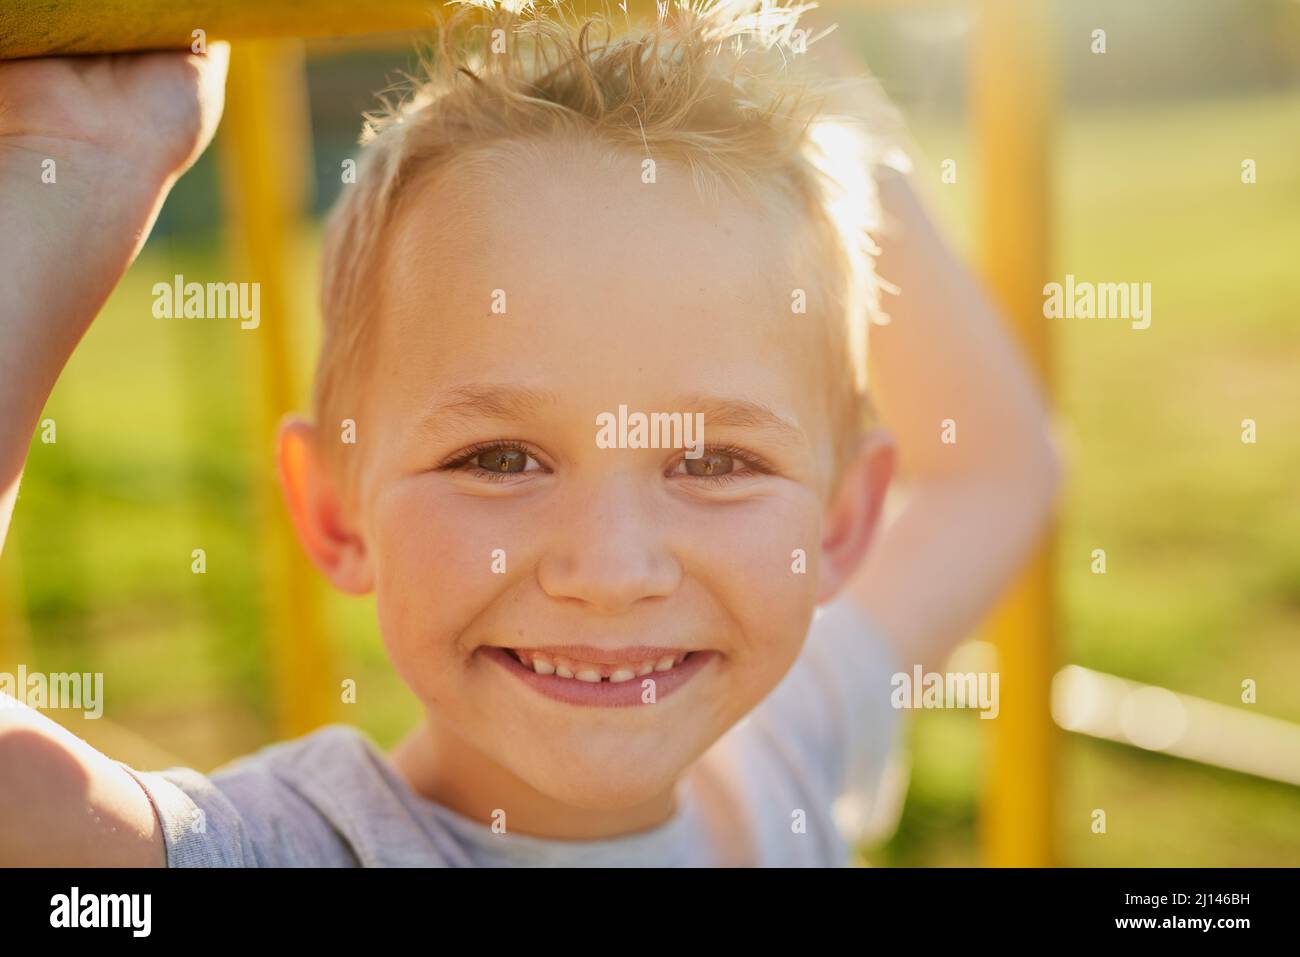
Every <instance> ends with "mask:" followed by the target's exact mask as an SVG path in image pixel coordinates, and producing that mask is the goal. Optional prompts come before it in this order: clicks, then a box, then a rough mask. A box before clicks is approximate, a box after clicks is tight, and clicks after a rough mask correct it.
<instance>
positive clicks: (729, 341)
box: [379, 141, 826, 420]
mask: <svg viewBox="0 0 1300 957" xmlns="http://www.w3.org/2000/svg"><path fill="white" fill-rule="evenodd" d="M653 172H654V176H653V181H652V182H647V181H646V180H647V178H648V177H647V176H646V175H645V173H646V167H645V165H644V164H643V157H641V156H639V155H637V154H636V153H634V152H629V151H625V150H624V151H617V150H602V149H600V148H599V147H597V146H593V145H590V144H585V143H575V142H555V141H549V142H537V143H523V144H511V145H510V146H509V147H507V148H504V149H497V150H493V151H491V152H488V153H484V154H479V155H476V156H475V157H472V158H470V159H468V160H467V161H466V162H465V163H463V164H457V165H456V167H455V168H450V169H447V170H445V171H443V172H442V173H441V174H439V175H438V176H436V177H430V178H426V180H425V181H423V182H419V183H414V184H412V187H411V188H410V192H409V194H408V195H407V197H405V199H404V202H403V205H402V208H401V209H400V210H399V212H398V215H397V216H396V217H395V222H394V223H393V230H392V233H391V234H390V242H389V246H388V253H387V255H386V257H385V259H386V263H385V266H384V269H383V275H382V276H381V277H380V284H379V285H380V287H381V295H382V307H381V312H382V315H383V319H382V322H381V324H380V325H381V333H380V334H381V338H382V339H383V340H384V344H383V346H382V348H381V354H382V358H381V363H382V364H383V366H384V367H383V368H382V369H381V371H382V372H383V373H384V374H385V375H386V377H387V381H389V382H393V383H396V382H398V381H408V376H409V375H410V374H412V373H414V374H416V375H418V376H419V377H421V378H423V379H425V380H428V381H432V380H438V379H443V380H445V381H447V382H455V381H457V380H464V379H466V378H468V377H469V372H470V371H471V370H472V372H473V376H472V378H473V379H474V380H479V381H481V380H483V379H485V378H491V379H493V380H494V381H518V382H521V384H522V383H526V382H527V383H532V382H536V383H537V384H538V385H540V386H542V387H545V388H548V389H556V388H558V389H564V390H572V389H576V388H578V387H579V386H580V385H582V384H587V385H591V386H593V387H596V386H599V387H600V388H602V389H603V390H604V391H606V392H607V393H609V396H610V399H611V400H613V399H616V398H617V397H618V395H619V392H620V391H622V392H623V393H626V392H627V391H628V390H629V389H631V388H632V387H633V385H634V382H637V383H639V382H641V381H661V382H663V383H664V388H665V391H666V392H688V391H698V390H699V388H700V387H701V386H702V385H705V384H707V385H711V386H717V387H727V388H729V389H730V390H731V391H733V392H734V391H736V390H759V391H763V392H764V393H765V394H766V398H767V399H768V400H769V403H777V404H780V403H783V404H785V405H786V406H799V405H804V406H806V407H805V408H800V409H798V410H794V409H792V412H795V414H799V413H802V416H803V418H804V419H813V420H816V419H818V418H819V417H820V412H819V411H818V410H817V408H816V403H806V402H804V401H803V400H805V399H807V398H808V397H809V393H813V392H816V391H817V389H818V387H817V383H821V382H825V377H824V368H825V366H824V353H825V350H826V338H825V331H824V329H819V328H818V326H819V325H820V324H819V323H817V322H816V320H815V319H814V316H813V313H814V312H815V309H816V306H815V301H816V293H815V290H814V288H813V286H814V285H815V279H814V277H813V276H812V275H804V274H802V270H801V266H800V263H801V262H802V261H804V260H805V259H806V255H805V254H806V251H807V241H808V240H807V231H806V228H805V226H804V223H803V222H802V220H801V217H800V215H799V213H798V211H797V210H794V209H792V208H791V206H790V204H789V203H787V202H784V201H783V199H782V197H781V196H780V195H779V194H775V193H774V194H772V195H769V196H755V197H752V198H747V197H741V196H737V195H734V194H732V193H730V192H729V191H727V190H725V189H719V190H718V193H717V196H716V199H713V200H710V199H707V198H705V197H703V196H701V194H700V192H699V191H697V190H696V189H695V187H694V185H693V182H692V179H691V177H692V173H691V170H690V169H689V168H688V167H687V166H686V165H684V164H677V163H670V162H665V161H662V160H661V161H659V162H658V163H657V165H656V167H655V168H654V171H653ZM796 289H802V290H804V291H805V293H806V295H807V297H808V299H809V308H808V312H807V313H800V312H795V311H794V310H792V308H791V303H792V300H793V298H794V296H795V290H796ZM548 369H549V370H555V371H556V374H558V375H560V376H567V377H568V379H567V381H566V380H562V381H559V382H556V381H554V380H552V381H550V382H538V381H537V380H538V378H539V376H543V377H544V373H545V372H546V370H548ZM579 379H580V380H581V382H579V381H578V380H579ZM668 380H671V382H669V381H668ZM408 384H409V385H410V386H411V388H420V386H419V385H418V384H416V383H414V382H408ZM817 398H822V397H820V396H818V397H817ZM822 404H824V403H822Z"/></svg>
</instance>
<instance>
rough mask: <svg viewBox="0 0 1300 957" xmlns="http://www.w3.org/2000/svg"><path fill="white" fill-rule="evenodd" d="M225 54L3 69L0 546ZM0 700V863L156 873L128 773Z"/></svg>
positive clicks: (207, 126)
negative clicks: (62, 385)
mask: <svg viewBox="0 0 1300 957" xmlns="http://www.w3.org/2000/svg"><path fill="white" fill-rule="evenodd" d="M226 53H227V50H226V48H225V47H224V46H214V48H213V51H212V53H211V54H209V55H208V56H206V57H204V56H191V55H189V54H181V53H161V54H144V55H136V56H123V57H92V58H83V59H50V60H15V61H8V62H3V63H0V224H2V228H0V289H2V290H4V294H3V297H2V298H0V547H2V546H3V543H4V538H5V534H6V532H7V531H8V528H9V521H10V518H11V517H12V512H13V507H14V502H15V501H16V499H17V496H18V482H19V479H20V477H21V475H22V470H23V465H24V463H25V462H26V458H27V449H28V446H29V445H30V443H31V439H32V434H33V432H34V431H35V429H36V425H37V422H38V420H39V417H40V413H41V410H42V408H43V407H44V406H45V403H46V400H47V399H48V398H49V394H50V391H51V389H53V387H54V382H55V380H56V379H57V378H58V376H59V373H60V372H61V371H62V370H63V367H64V365H65V364H66V363H67V361H68V358H69V356H70V355H71V354H72V350H73V349H74V348H75V347H76V345H77V343H78V342H79V341H80V340H81V337H82V336H83V335H84V334H85V332H86V329H87V328H88V327H89V326H90V323H91V321H92V320H93V319H94V318H95V316H96V314H97V313H98V312H99V310H100V308H101V307H102V306H103V304H104V301H105V300H106V299H107V298H108V295H109V293H110V292H111V291H112V289H113V287H114V286H115V285H116V284H117V282H118V280H119V279H121V277H122V274H123V273H124V272H125V271H126V268H127V266H129V265H130V263H131V261H132V260H133V259H134V258H135V255H136V253H137V252H139V249H140V247H141V246H142V245H143V243H144V240H145V238H146V237H147V236H148V233H149V229H150V228H151V227H152V225H153V221H154V218H155V217H156V216H157V214H158V210H159V208H160V207H161V206H162V202H163V200H164V198H165V197H166V195H167V192H168V191H169V190H170V188H171V186H172V184H173V183H174V182H175V181H176V179H177V178H178V177H179V176H180V175H181V173H182V172H184V170H185V169H187V168H188V167H189V165H190V164H191V163H192V162H193V161H194V159H195V158H197V156H198V154H199V153H200V152H202V150H203V148H204V147H205V146H206V144H207V142H208V140H209V139H210V138H211V135H212V132H213V130H214V129H215V127H216V122H217V118H218V117H219V116H220V112H221V104H222V91H223V89H224V81H225V62H226ZM47 160H53V161H54V166H53V176H54V181H53V182H45V181H43V179H42V174H43V173H45V174H46V178H48V175H49V171H50V167H49V164H48V163H47V162H46V161H47ZM3 703H4V704H7V705H10V706H9V707H5V708H0V865H22V864H28V865H31V864H81V865H91V866H116V865H140V864H161V863H162V862H163V861H162V853H163V844H162V836H161V833H160V832H159V829H158V826H157V822H156V821H155V819H154V815H153V810H152V807H151V806H150V804H149V801H148V798H147V797H146V796H145V794H144V792H143V791H142V790H141V789H140V788H139V786H138V785H137V784H136V783H135V782H134V781H133V780H132V779H131V777H130V775H128V774H127V773H126V772H125V771H123V770H122V769H121V768H120V767H118V766H117V765H116V764H115V763H114V762H112V761H111V760H110V759H108V758H107V757H105V756H104V755H102V754H100V753H99V752H97V751H95V750H94V749H93V748H91V747H90V746H89V745H87V744H86V743H85V742H84V741H82V740H81V739H79V738H77V737H76V736H75V735H73V734H70V733H69V732H67V731H65V730H64V729H63V728H61V727H59V726H58V725H57V724H55V723H54V722H53V721H50V720H49V719H48V718H46V717H44V716H43V715H40V714H38V713H36V712H34V711H31V710H29V709H27V708H26V707H19V706H16V704H15V703H14V702H13V701H12V700H10V701H6V702H3Z"/></svg>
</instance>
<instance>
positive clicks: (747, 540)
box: [677, 483, 821, 666]
mask: <svg viewBox="0 0 1300 957" xmlns="http://www.w3.org/2000/svg"><path fill="white" fill-rule="evenodd" d="M677 532H678V534H679V535H681V536H683V538H682V540H683V541H688V542H689V543H690V545H689V547H687V548H685V549H683V554H684V555H685V556H687V561H688V562H689V564H690V566H691V567H689V568H688V569H687V574H688V575H689V576H691V577H693V578H695V579H696V580H698V581H699V582H701V583H702V584H703V585H704V587H705V588H706V589H707V590H708V591H709V592H710V593H711V594H712V595H713V596H715V598H716V599H717V600H718V601H720V602H721V603H722V604H723V606H724V609H725V611H726V612H727V614H728V615H729V616H730V617H731V618H732V619H733V622H734V626H735V627H736V628H737V630H738V632H739V634H741V635H743V636H744V640H745V646H744V647H743V648H741V649H739V652H738V653H740V654H746V653H753V654H755V656H756V657H761V658H763V659H764V665H765V666H766V665H767V664H777V665H778V666H783V665H786V664H789V663H790V662H793V660H794V658H795V657H796V656H797V655H798V652H799V648H800V647H801V646H802V642H803V638H804V636H805V634H806V633H807V628H808V622H809V621H810V620H811V618H812V611H813V608H814V606H815V604H816V593H817V571H818V559H819V557H820V554H821V548H820V543H821V510H820V508H819V504H818V499H817V496H816V494H815V493H814V492H812V491H811V490H808V489H806V488H804V487H803V486H800V485H796V484H794V483H788V484H787V487H786V488H783V489H781V490H780V491H779V492H778V493H777V494H773V495H771V496H769V497H766V498H764V499H761V500H756V501H753V502H737V503H735V504H734V505H730V506H725V507H717V506H712V507H710V508H708V509H704V510H701V511H700V513H699V514H697V515H693V516H691V517H690V519H689V520H688V521H683V523H682V524H681V526H680V528H679V529H678V530H677Z"/></svg>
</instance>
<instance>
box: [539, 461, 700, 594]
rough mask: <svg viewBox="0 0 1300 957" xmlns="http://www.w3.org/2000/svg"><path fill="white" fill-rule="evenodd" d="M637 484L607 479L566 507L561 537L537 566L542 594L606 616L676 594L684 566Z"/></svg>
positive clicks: (628, 480) (631, 478)
mask: <svg viewBox="0 0 1300 957" xmlns="http://www.w3.org/2000/svg"><path fill="white" fill-rule="evenodd" d="M636 485H637V483H636V482H635V480H634V478H633V477H631V476H627V477H624V478H622V479H606V481H605V482H604V483H602V488H600V489H599V490H597V491H596V492H595V493H594V494H592V495H576V494H575V495H574V496H572V497H571V498H570V500H569V501H568V502H566V503H565V505H564V506H563V508H564V509H565V514H564V515H563V516H562V521H560V522H557V526H558V527H560V529H561V532H560V534H559V535H558V536H557V538H556V539H555V540H554V541H553V544H552V546H551V547H550V548H549V549H548V551H547V552H546V553H545V554H544V555H543V557H542V560H541V561H540V562H539V563H538V567H537V577H538V582H539V584H540V585H541V588H542V591H544V592H545V593H546V594H547V595H550V596H551V597H552V598H558V599H563V600H569V601H576V602H582V603H583V604H584V605H585V606H587V608H588V610H590V611H592V612H596V613H599V614H606V615H613V614H618V613H620V612H623V611H627V610H628V609H629V608H631V607H632V606H633V605H635V604H636V603H637V602H639V601H643V600H645V599H651V598H663V597H666V596H668V595H671V594H672V593H673V592H674V591H676V589H677V586H678V584H679V583H680V581H681V566H680V564H679V563H678V561H677V559H676V557H675V556H674V555H673V553H672V550H671V548H670V547H669V545H668V542H667V541H666V540H665V535H664V531H663V529H664V526H663V523H662V522H656V521H655V517H654V503H652V502H649V501H647V499H648V497H649V493H648V492H645V491H642V490H639V489H638V488H637V487H636ZM575 491H576V490H575ZM557 504H558V503H557Z"/></svg>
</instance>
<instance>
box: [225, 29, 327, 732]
mask: <svg viewBox="0 0 1300 957" xmlns="http://www.w3.org/2000/svg"><path fill="white" fill-rule="evenodd" d="M307 116H308V114H307V101H306V89H305V79H304V76H303V55H302V47H301V44H300V43H298V42H296V41H265V40H262V41H248V42H245V43H240V44H236V45H234V48H233V49H232V51H231V62H230V78H229V80H228V82H227V86H226V111H225V118H224V120H223V122H222V131H221V135H220V137H219V141H220V145H221V150H222V155H221V158H222V160H223V174H224V182H225V186H226V193H227V199H228V203H229V213H230V222H231V224H232V227H233V228H232V229H231V231H230V240H231V250H232V259H233V261H234V262H235V263H237V270H238V273H237V275H235V276H231V277H229V278H230V279H233V280H237V281H243V282H258V283H260V311H261V317H260V324H259V325H258V327H257V328H255V329H240V328H239V327H238V326H234V327H231V328H232V329H233V330H234V331H233V332H232V333H231V334H232V335H235V336H239V337H240V339H239V341H240V344H241V345H242V346H243V347H244V348H245V349H247V350H248V351H249V359H250V363H251V365H252V367H253V372H252V374H251V375H250V377H249V380H250V381H252V382H256V383H258V387H259V388H258V393H257V394H258V396H259V398H258V403H257V405H258V408H257V409H256V413H255V415H254V424H253V430H254V431H253V436H252V439H253V440H252V441H250V443H249V447H250V448H251V449H252V455H253V466H254V473H253V474H254V478H253V484H254V491H255V494H256V497H257V504H258V514H259V523H260V524H259V528H260V530H261V535H262V541H261V542H260V544H259V547H258V554H259V556H260V557H261V559H262V560H263V562H264V563H265V567H264V571H265V574H264V575H263V576H262V581H263V583H264V587H265V592H264V607H265V640H266V642H267V643H268V645H269V649H270V654H271V663H272V681H273V689H274V696H275V714H276V733H277V736H278V737H281V738H286V737H296V736H298V735H300V734H303V733H306V732H307V731H310V730H311V729H313V728H315V727H318V726H320V725H321V724H324V723H326V722H328V721H330V720H332V719H333V716H334V705H335V703H336V702H337V701H338V700H339V699H338V695H337V694H336V693H335V687H336V684H335V681H334V676H333V672H332V666H331V660H330V657H331V656H330V653H329V645H328V642H327V640H326V635H325V633H324V630H323V628H324V626H323V621H322V617H323V616H322V615H321V612H320V582H319V579H318V578H317V576H316V573H315V571H314V570H313V569H312V568H311V566H310V564H309V563H308V561H307V559H306V557H305V556H304V555H303V553H302V550H301V549H300V548H299V546H298V543H297V541H296V539H295V537H294V535H293V531H292V527H291V526H290V524H289V520H288V516H287V513H286V511H285V508H284V505H283V504H282V502H281V500H280V494H279V488H278V486H277V483H276V481H275V470H274V467H273V462H274V458H273V453H274V448H275V434H276V428H277V425H278V422H279V420H280V417H281V416H282V415H283V414H284V413H285V412H287V411H289V410H291V409H293V408H294V407H295V406H296V405H297V404H298V397H299V395H300V394H301V393H300V384H301V382H302V374H301V364H300V363H298V362H297V361H296V359H297V357H296V356H295V354H294V351H293V346H294V343H295V341H300V340H299V337H298V336H297V335H295V333H294V327H295V324H296V323H301V322H303V321H306V314H308V313H309V311H310V307H311V305H312V300H311V299H310V298H309V297H308V296H304V295H302V294H300V290H303V289H304V286H303V284H302V283H301V282H300V281H299V280H300V276H301V275H302V274H303V271H304V270H307V271H310V267H309V265H308V264H307V263H305V262H302V261H301V260H300V258H299V255H298V253H299V251H300V240H301V227H302V215H303V194H304V192H305V190H304V188H303V184H304V182H306V181H307V180H309V170H310V166H309V163H308V156H309V146H308V139H309V133H308V131H307ZM305 288H306V289H307V290H312V289H314V285H313V284H311V283H308V284H307V285H306V287H305Z"/></svg>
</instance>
